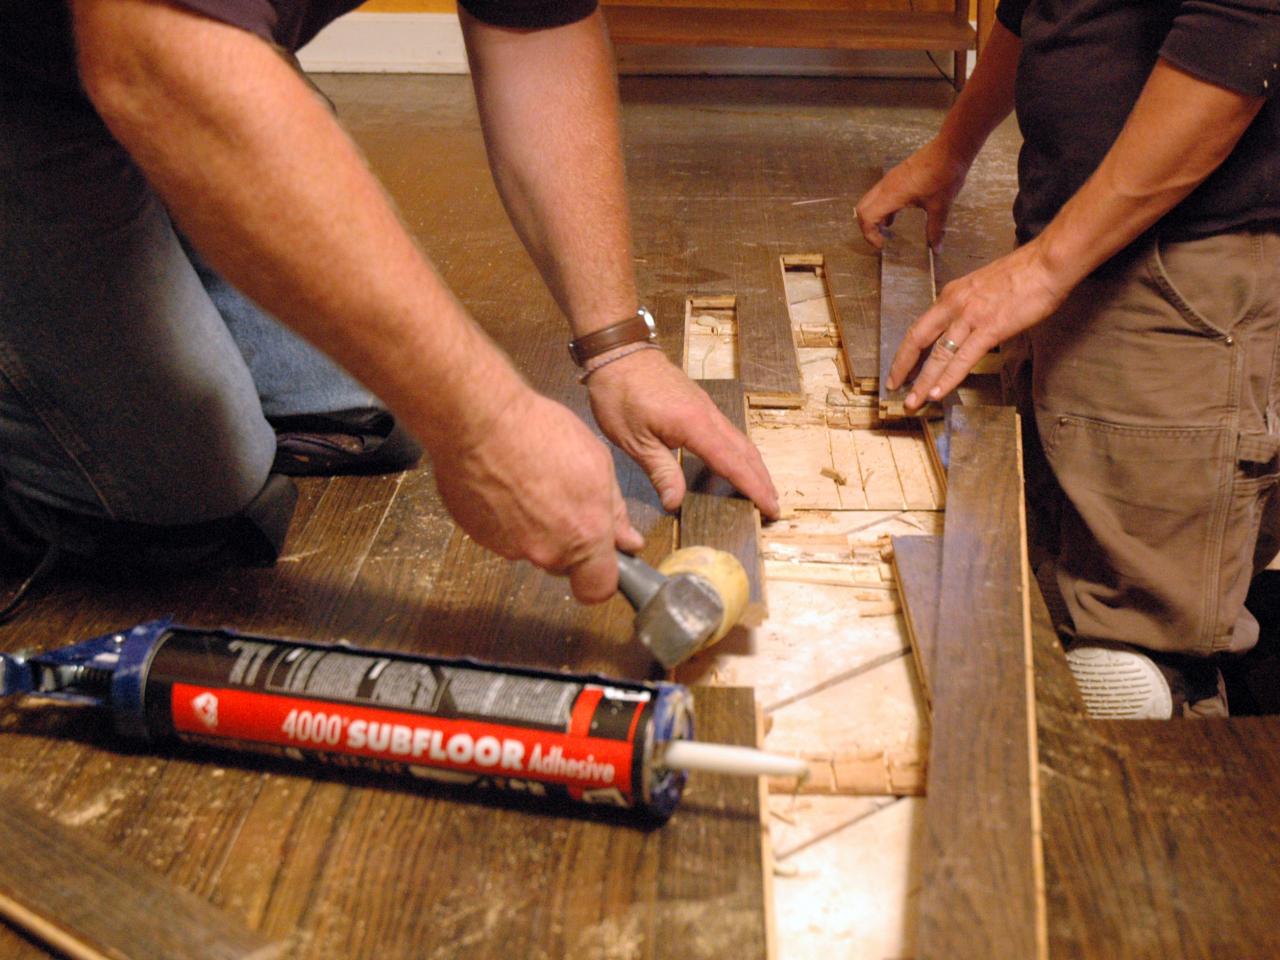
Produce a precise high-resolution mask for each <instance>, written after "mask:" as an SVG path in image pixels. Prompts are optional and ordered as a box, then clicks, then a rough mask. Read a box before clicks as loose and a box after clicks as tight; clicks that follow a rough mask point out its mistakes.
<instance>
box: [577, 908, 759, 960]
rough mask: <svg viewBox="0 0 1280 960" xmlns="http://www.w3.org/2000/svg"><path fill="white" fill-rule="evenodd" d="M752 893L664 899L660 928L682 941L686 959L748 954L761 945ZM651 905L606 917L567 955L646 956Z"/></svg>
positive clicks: (589, 959)
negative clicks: (707, 897) (696, 898)
mask: <svg viewBox="0 0 1280 960" xmlns="http://www.w3.org/2000/svg"><path fill="white" fill-rule="evenodd" d="M751 903H752V900H751V898H750V896H749V895H748V894H747V893H746V892H743V893H742V894H738V893H729V894H726V895H724V896H720V897H714V898H711V899H707V900H683V901H676V902H660V903H659V904H657V910H658V913H659V917H660V919H659V922H658V926H660V927H661V928H662V930H663V931H664V933H663V936H664V938H665V939H668V940H669V941H670V942H673V943H679V944H680V955H681V958H682V960H724V958H725V957H732V956H734V955H736V954H743V955H747V954H750V953H751V951H752V949H753V948H755V947H757V946H758V944H759V937H760V924H761V917H760V912H759V909H758V908H757V909H752V907H751ZM652 923H653V916H652V907H650V906H648V905H645V906H641V905H634V906H632V907H630V908H629V909H628V910H627V911H626V912H625V913H623V914H620V915H619V916H616V917H606V918H605V919H603V920H601V921H600V922H599V923H596V924H593V925H592V926H590V927H588V928H586V929H585V930H583V931H582V933H581V934H579V935H578V938H577V939H576V941H575V942H574V943H573V944H572V946H571V947H570V949H569V951H568V954H567V955H568V956H570V957H574V958H575V960H576V958H582V960H639V958H640V957H642V956H645V955H646V953H651V952H652V951H651V950H649V951H646V942H645V931H646V929H647V928H648V927H649V926H650V925H652Z"/></svg>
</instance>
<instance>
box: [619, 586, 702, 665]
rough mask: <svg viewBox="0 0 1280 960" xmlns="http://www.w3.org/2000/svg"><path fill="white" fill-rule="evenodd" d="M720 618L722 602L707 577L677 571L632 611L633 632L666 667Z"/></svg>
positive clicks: (685, 653)
mask: <svg viewBox="0 0 1280 960" xmlns="http://www.w3.org/2000/svg"><path fill="white" fill-rule="evenodd" d="M723 618H724V602H723V601H722V600H721V599H720V594H719V593H718V592H717V591H716V589H715V588H714V587H713V586H712V585H711V583H710V582H709V581H707V580H706V579H704V578H703V577H700V576H698V575H697V574H694V573H677V574H675V575H674V576H671V577H668V578H667V580H666V582H665V583H664V584H662V586H661V587H659V588H658V592H657V593H655V594H654V595H653V597H652V598H651V599H650V600H649V602H648V603H646V604H645V605H644V606H642V607H641V608H640V609H639V610H638V611H636V636H637V637H639V638H640V642H641V643H643V644H644V645H645V646H646V647H648V648H649V650H650V652H652V653H653V655H654V656H655V657H656V658H657V659H658V662H659V663H661V664H662V665H663V666H664V667H666V668H667V669H668V670H669V669H671V668H672V667H674V666H676V665H677V664H679V663H681V662H683V661H685V660H687V659H688V658H689V657H691V656H693V654H695V653H697V652H698V649H699V648H700V647H701V646H702V645H703V644H704V643H706V642H707V641H708V640H709V639H710V638H711V635H712V634H713V633H715V632H716V629H717V628H718V627H719V626H720V622H721V620H722V619H723Z"/></svg>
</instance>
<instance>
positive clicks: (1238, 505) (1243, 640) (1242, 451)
mask: <svg viewBox="0 0 1280 960" xmlns="http://www.w3.org/2000/svg"><path fill="white" fill-rule="evenodd" d="M1278 485H1280V436H1276V435H1273V434H1266V433H1242V434H1240V437H1239V439H1238V442H1237V446H1236V469H1235V478H1234V480H1233V482H1232V485H1231V508H1230V513H1229V515H1228V517H1227V523H1226V527H1225V529H1224V531H1223V544H1222V565H1221V569H1220V584H1219V598H1220V602H1219V611H1218V628H1217V636H1216V637H1215V643H1214V649H1215V650H1227V649H1233V650H1239V649H1243V648H1247V647H1249V646H1252V645H1253V643H1254V642H1255V640H1256V636H1247V637H1243V636H1235V635H1233V630H1234V628H1235V625H1236V622H1237V620H1238V619H1239V617H1240V612H1241V610H1242V609H1243V607H1244V598H1245V596H1246V595H1247V594H1248V592H1249V584H1250V582H1252V580H1253V575H1254V565H1255V563H1258V562H1261V563H1265V562H1266V561H1267V560H1269V559H1270V558H1269V557H1266V558H1259V557H1258V556H1257V549H1258V536H1259V533H1260V532H1261V529H1262V524H1263V522H1264V520H1265V518H1266V517H1267V516H1268V513H1269V510H1274V507H1273V506H1272V499H1273V498H1274V497H1276V496H1277V489H1278ZM1256 629H1257V628H1256V626H1254V627H1253V628H1252V630H1253V632H1254V633H1255V634H1256Z"/></svg>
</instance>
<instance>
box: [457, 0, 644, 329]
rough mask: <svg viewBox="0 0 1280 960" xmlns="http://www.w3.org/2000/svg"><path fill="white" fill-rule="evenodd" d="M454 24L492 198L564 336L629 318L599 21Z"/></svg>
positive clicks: (612, 91) (624, 223)
mask: <svg viewBox="0 0 1280 960" xmlns="http://www.w3.org/2000/svg"><path fill="white" fill-rule="evenodd" d="M461 17H462V23H463V27H464V31H465V36H466V40H467V51H468V56H469V59H470V61H471V71H472V76H473V80H474V83H475V89H476V100H477V102H478V104H479V107H480V118H481V123H482V125H483V128H484V136H485V143H486V145H487V147H488V150H489V158H490V164H491V165H492V167H493V172H494V178H495V180H496V182H497V184H498V189H499V192H500V193H501V195H502V199H503V202H504V204H505V205H506V208H507V211H508V213H509V214H510V215H511V219H512V222H513V223H514V224H515V227H516V230H517V231H518V232H519V234H520V237H521V239H522V240H523V241H524V244H525V246H526V247H527V248H528V250H529V252H530V254H531V255H532V256H533V258H534V261H535V262H536V263H537V265H538V269H539V271H540V272H541V273H542V276H543V277H544V278H545V279H546V281H547V284H548V286H549V287H550V288H551V291H552V293H553V294H554V296H555V298H556V301H557V302H558V303H559V305H560V308H561V309H562V310H563V311H564V313H565V314H566V315H567V316H568V317H569V321H570V323H571V324H572V326H573V330H574V333H575V334H577V335H581V334H584V333H588V332H590V331H591V330H595V329H599V328H601V327H605V326H608V325H610V324H612V323H616V322H617V321H619V320H621V319H623V318H624V317H627V316H629V315H631V314H632V313H634V312H635V309H636V304H637V298H636V283H635V267H634V264H633V262H632V256H631V229H630V219H629V215H628V210H627V198H626V189H625V183H624V178H623V168H622V157H621V154H620V143H619V137H618V101H617V91H616V83H615V78H614V70H613V59H612V52H611V51H610V49H609V44H608V39H607V37H606V35H605V32H604V26H603V23H602V21H601V18H600V14H599V13H596V14H595V15H593V16H591V17H588V18H587V19H585V20H582V21H579V22H577V23H573V24H570V25H568V26H563V27H556V28H553V29H548V30H537V31H519V30H509V29H505V28H501V27H494V26H490V25H487V24H484V23H481V22H479V21H477V20H475V19H474V18H472V17H469V16H468V15H467V14H466V13H465V12H463V13H462V14H461Z"/></svg>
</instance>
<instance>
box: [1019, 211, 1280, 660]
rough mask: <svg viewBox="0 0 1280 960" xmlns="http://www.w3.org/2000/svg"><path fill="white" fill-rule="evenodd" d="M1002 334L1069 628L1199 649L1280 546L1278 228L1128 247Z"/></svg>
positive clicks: (1036, 521)
mask: <svg viewBox="0 0 1280 960" xmlns="http://www.w3.org/2000/svg"><path fill="white" fill-rule="evenodd" d="M1019 341H1020V342H1015V343H1011V344H1009V345H1008V357H1007V360H1006V368H1005V376H1006V386H1007V387H1009V388H1010V389H1011V390H1012V391H1013V394H1014V400H1015V402H1017V403H1018V405H1019V407H1020V409H1021V411H1022V412H1023V416H1024V420H1023V423H1024V431H1025V435H1026V442H1025V444H1024V447H1025V450H1026V457H1027V491H1028V500H1029V501H1030V506H1031V509H1032V515H1033V524H1032V551H1033V556H1034V555H1035V553H1036V552H1037V548H1039V552H1040V553H1041V555H1042V556H1046V555H1047V556H1048V557H1050V558H1052V559H1053V560H1054V561H1055V565H1056V577H1057V585H1058V587H1059V588H1060V590H1061V593H1062V599H1063V600H1064V602H1065V606H1066V610H1067V612H1068V613H1069V615H1070V618H1071V624H1069V625H1068V629H1069V631H1070V632H1071V633H1073V634H1074V635H1075V636H1077V637H1080V638H1085V639H1093V640H1104V641H1113V642H1119V643H1130V644H1136V645H1139V646H1142V647H1146V648H1149V649H1151V650H1157V651H1164V652H1168V653H1179V654H1190V655H1194V656H1208V655H1210V654H1214V653H1218V652H1222V651H1228V650H1229V651H1242V650H1246V649H1248V648H1250V647H1252V646H1253V645H1254V644H1255V643H1256V642H1257V637H1258V624H1257V622H1256V621H1255V620H1254V619H1253V617H1252V616H1251V615H1250V614H1249V613H1248V612H1247V611H1246V610H1245V609H1244V599H1245V594H1246V592H1247V590H1248V588H1249V582H1250V580H1251V579H1252V578H1253V576H1254V574H1255V573H1256V572H1257V571H1258V570H1260V569H1261V568H1262V567H1264V566H1265V565H1266V564H1267V562H1268V561H1270V560H1271V559H1272V558H1273V557H1274V556H1275V555H1276V552H1277V550H1278V549H1280V493H1278V492H1277V490H1278V481H1280V232H1278V231H1277V229H1276V227H1275V226H1274V225H1271V226H1270V227H1268V228H1267V229H1259V230H1248V231H1242V232H1237V233H1229V234H1222V235H1218V236H1214V237H1209V238H1206V239H1200V240H1193V241H1185V242H1179V243H1164V242H1160V241H1158V240H1156V241H1149V242H1146V243H1143V244H1139V245H1137V246H1136V247H1135V248H1134V249H1131V250H1129V251H1126V252H1125V253H1123V254H1121V255H1120V256H1119V257H1117V258H1116V259H1114V260H1113V261H1111V262H1110V263H1108V264H1107V265H1106V266H1104V267H1103V268H1102V269H1101V270H1099V271H1098V272H1097V273H1095V274H1094V275H1093V276H1091V277H1090V278H1089V279H1088V280H1086V281H1085V282H1084V283H1082V284H1081V285H1080V286H1079V287H1078V288H1077V289H1076V290H1075V291H1074V292H1073V293H1072V295H1071V297H1070V298H1069V299H1068V300H1067V302H1066V303H1065V304H1064V305H1063V306H1062V308H1061V309H1060V310H1058V311H1057V313H1055V314H1054V315H1053V316H1052V317H1051V318H1049V319H1048V320H1047V321H1045V322H1044V323H1042V324H1040V325H1039V326H1037V327H1035V328H1033V329H1032V330H1031V331H1029V332H1028V334H1026V335H1024V336H1023V337H1021V338H1019Z"/></svg>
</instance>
